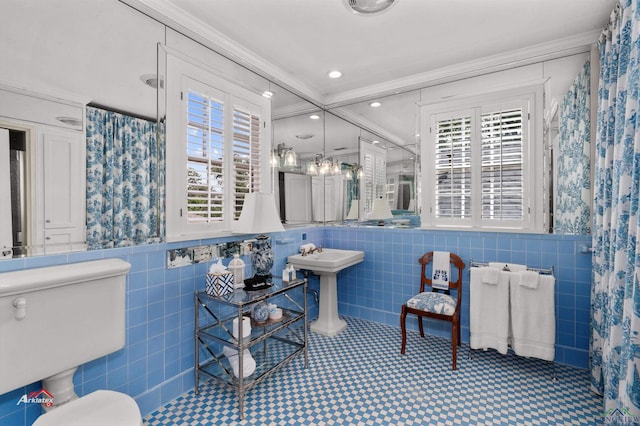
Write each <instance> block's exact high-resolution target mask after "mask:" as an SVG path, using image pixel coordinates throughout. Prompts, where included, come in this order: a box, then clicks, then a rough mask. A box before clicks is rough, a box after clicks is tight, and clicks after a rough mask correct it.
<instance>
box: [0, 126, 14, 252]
mask: <svg viewBox="0 0 640 426" xmlns="http://www.w3.org/2000/svg"><path fill="white" fill-rule="evenodd" d="M11 231H12V227H11V170H10V164H9V130H7V129H0V259H7V258H11V257H12V256H13V249H12V247H13V236H12V232H11Z"/></svg>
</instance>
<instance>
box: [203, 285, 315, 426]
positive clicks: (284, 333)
mask: <svg viewBox="0 0 640 426" xmlns="http://www.w3.org/2000/svg"><path fill="white" fill-rule="evenodd" d="M273 281H274V282H273V286H272V287H271V288H269V289H266V290H262V291H255V292H245V291H243V290H241V289H236V290H235V291H234V292H233V293H229V294H226V295H224V296H219V297H216V296H209V295H208V294H207V293H206V292H204V291H197V292H196V293H195V393H196V394H198V392H199V385H200V378H201V377H203V378H209V379H213V380H216V381H218V382H220V383H223V384H225V385H228V386H231V387H233V388H235V389H236V392H237V394H238V406H239V411H240V419H242V418H244V399H245V396H246V394H247V392H248V391H249V390H250V389H251V388H252V387H253V386H255V385H257V384H258V383H260V382H261V381H262V380H264V379H265V378H266V377H268V376H269V375H270V374H271V373H273V372H274V371H276V370H277V369H278V368H280V367H282V366H283V365H285V364H286V363H288V362H289V361H291V360H292V359H294V358H295V357H297V356H298V355H300V354H303V355H304V366H305V368H306V367H307V365H308V348H307V338H308V336H307V298H306V293H307V280H306V279H296V280H294V281H291V282H288V283H283V282H282V281H281V279H279V278H274V280H273ZM261 301H264V302H266V303H273V304H276V305H277V306H278V307H279V308H281V309H282V317H281V318H279V319H268V320H267V321H266V322H263V323H257V322H255V321H254V320H253V319H251V334H250V335H248V336H247V337H245V338H244V339H236V338H235V337H234V327H233V320H234V319H236V318H237V319H238V321H237V322H238V324H240V323H242V320H243V317H249V318H251V310H252V308H253V307H254V306H255V304H256V303H258V302H261ZM245 324H246V322H245ZM239 328H242V326H239ZM236 334H237V332H236ZM243 334H245V335H246V333H243ZM225 347H226V348H227V349H226V350H225ZM229 348H230V349H232V350H233V351H230V350H229ZM247 349H248V350H249V351H250V353H251V356H252V357H253V358H254V359H255V364H256V368H255V371H254V372H253V373H252V374H251V375H249V376H247V377H245V375H244V372H243V366H245V365H246V364H247V362H248V361H247V360H246V359H245V350H247ZM225 352H226V353H227V354H230V353H231V354H233V356H231V357H232V358H235V354H236V353H237V354H238V355H237V360H236V359H234V361H235V362H237V363H238V366H237V370H236V371H237V372H238V376H236V375H235V374H234V371H233V368H232V366H231V363H230V360H229V358H228V357H227V356H225Z"/></svg>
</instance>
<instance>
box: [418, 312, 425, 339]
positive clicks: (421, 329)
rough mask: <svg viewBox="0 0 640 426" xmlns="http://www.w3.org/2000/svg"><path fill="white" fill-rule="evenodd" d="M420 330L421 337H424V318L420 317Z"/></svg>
mask: <svg viewBox="0 0 640 426" xmlns="http://www.w3.org/2000/svg"><path fill="white" fill-rule="evenodd" d="M418 328H419V329H420V337H424V327H423V326H422V317H421V316H420V315H418Z"/></svg>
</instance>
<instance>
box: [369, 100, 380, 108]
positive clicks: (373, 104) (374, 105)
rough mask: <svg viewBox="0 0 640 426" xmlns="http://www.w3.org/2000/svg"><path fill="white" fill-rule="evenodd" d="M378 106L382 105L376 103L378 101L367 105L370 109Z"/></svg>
mask: <svg viewBox="0 0 640 426" xmlns="http://www.w3.org/2000/svg"><path fill="white" fill-rule="evenodd" d="M380 105H382V104H381V103H380V102H378V101H373V102H371V103H370V104H369V106H370V107H371V108H378V107H379V106H380Z"/></svg>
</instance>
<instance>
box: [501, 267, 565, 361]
mask: <svg viewBox="0 0 640 426" xmlns="http://www.w3.org/2000/svg"><path fill="white" fill-rule="evenodd" d="M522 278H523V275H522V273H512V274H511V284H510V299H511V327H512V347H513V351H514V352H515V353H516V355H519V356H526V357H534V358H540V359H544V360H546V361H553V360H554V358H555V341H556V315H555V306H554V287H555V278H554V277H553V276H551V275H540V276H539V277H538V286H537V287H536V288H531V287H527V286H525V285H522Z"/></svg>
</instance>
